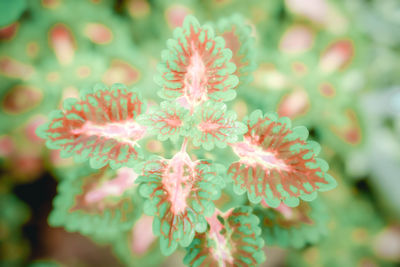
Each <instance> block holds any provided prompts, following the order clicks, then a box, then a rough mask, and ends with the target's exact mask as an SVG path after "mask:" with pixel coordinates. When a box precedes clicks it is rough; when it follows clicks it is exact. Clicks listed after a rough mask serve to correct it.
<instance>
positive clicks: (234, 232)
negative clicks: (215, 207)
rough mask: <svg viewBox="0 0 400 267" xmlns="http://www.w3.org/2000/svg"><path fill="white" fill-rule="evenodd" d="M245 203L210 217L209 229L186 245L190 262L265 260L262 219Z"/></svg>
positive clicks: (242, 263) (244, 263)
mask: <svg viewBox="0 0 400 267" xmlns="http://www.w3.org/2000/svg"><path fill="white" fill-rule="evenodd" d="M251 212H252V209H251V208H250V207H246V206H241V207H237V208H235V209H234V210H233V211H230V212H227V214H226V215H225V216H223V217H222V216H215V215H214V216H213V217H212V218H209V219H207V220H208V222H209V227H210V228H209V231H207V232H206V233H202V234H197V235H196V237H195V239H194V240H193V242H192V243H191V244H190V246H189V247H188V248H187V249H186V256H185V258H184V259H183V262H184V263H185V264H187V265H189V266H256V265H258V264H260V263H262V262H263V261H264V260H265V255H264V252H263V250H262V248H263V246H264V241H263V240H262V238H261V237H260V234H261V229H260V228H259V227H258V224H259V219H258V218H257V217H256V216H255V215H253V214H252V213H251Z"/></svg>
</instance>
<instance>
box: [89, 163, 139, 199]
mask: <svg viewBox="0 0 400 267" xmlns="http://www.w3.org/2000/svg"><path fill="white" fill-rule="evenodd" d="M136 178H137V174H136V173H135V172H134V171H133V170H132V169H130V168H126V167H123V168H121V169H119V170H118V171H117V177H116V178H114V179H111V180H109V181H107V182H105V183H103V184H102V185H101V186H100V187H97V188H95V189H93V190H91V191H89V192H88V193H87V194H86V195H85V201H86V202H87V203H89V204H92V203H96V202H99V201H101V200H103V199H105V198H106V197H109V196H121V195H122V194H123V193H124V192H125V191H126V190H127V188H129V187H131V186H132V185H133V184H134V182H135V180H136Z"/></svg>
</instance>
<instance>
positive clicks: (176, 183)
mask: <svg viewBox="0 0 400 267" xmlns="http://www.w3.org/2000/svg"><path fill="white" fill-rule="evenodd" d="M137 182H140V184H141V185H140V190H139V191H140V193H141V195H142V196H143V197H145V198H147V200H146V202H145V204H144V211H145V213H146V214H148V215H150V216H155V217H154V221H153V232H154V234H155V235H156V236H160V246H161V251H162V253H163V254H165V255H170V254H171V253H172V252H174V251H175V250H176V248H177V247H178V244H180V245H181V246H183V247H186V246H188V245H189V244H190V242H191V241H192V240H193V237H194V235H195V232H204V231H205V230H206V227H207V222H206V220H205V218H204V217H205V216H210V215H211V214H212V213H213V212H214V203H213V200H216V199H218V198H219V196H220V191H221V188H222V187H223V186H224V181H223V180H222V178H220V177H219V176H217V172H216V170H214V168H213V166H212V165H211V164H210V163H209V162H206V161H194V162H193V161H192V160H191V159H190V158H189V155H188V154H187V153H185V152H179V153H177V154H175V156H174V157H173V158H172V159H169V160H167V159H163V158H153V159H151V160H149V161H147V162H146V163H145V164H144V166H143V175H142V176H141V177H140V178H139V179H138V181H137Z"/></svg>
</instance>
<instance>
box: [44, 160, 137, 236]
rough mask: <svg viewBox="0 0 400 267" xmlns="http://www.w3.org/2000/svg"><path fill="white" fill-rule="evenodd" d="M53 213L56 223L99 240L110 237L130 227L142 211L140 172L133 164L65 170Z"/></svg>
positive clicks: (51, 216)
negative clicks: (138, 190)
mask: <svg viewBox="0 0 400 267" xmlns="http://www.w3.org/2000/svg"><path fill="white" fill-rule="evenodd" d="M64 176H65V177H64V178H63V179H62V180H61V182H60V184H59V185H58V195H57V196H56V198H55V199H54V209H53V211H52V212H51V214H50V217H49V223H50V224H51V225H52V226H64V227H65V229H66V230H68V231H71V232H75V231H78V232H80V233H82V234H84V235H90V236H92V237H94V238H96V239H97V240H110V239H112V238H114V236H115V235H116V234H118V233H119V232H120V231H127V230H128V229H130V228H131V227H132V226H133V223H134V222H135V220H136V218H137V217H138V216H139V215H140V214H141V212H142V211H141V204H142V203H140V202H141V201H140V199H139V198H137V192H136V191H137V185H136V184H135V180H136V178H137V177H138V175H137V174H136V173H135V172H134V171H133V170H132V169H131V168H127V167H124V168H121V169H118V170H116V171H115V170H111V169H107V168H103V169H100V170H96V171H94V170H92V169H90V168H89V167H86V168H84V167H83V168H82V166H81V167H80V168H77V169H72V170H70V171H69V172H68V173H66V174H64Z"/></svg>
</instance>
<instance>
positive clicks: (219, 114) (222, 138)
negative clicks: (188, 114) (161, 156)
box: [190, 101, 247, 150]
mask: <svg viewBox="0 0 400 267" xmlns="http://www.w3.org/2000/svg"><path fill="white" fill-rule="evenodd" d="M194 120H195V126H194V127H193V128H192V131H191V135H190V136H191V137H192V138H193V139H192V140H193V144H194V145H196V146H200V145H201V146H203V148H204V149H206V150H211V149H213V148H214V145H215V146H217V147H219V148H224V147H226V144H227V143H234V142H236V141H237V140H238V136H239V135H242V134H244V133H245V132H246V131H247V128H246V126H245V125H244V124H243V123H241V122H237V121H236V113H235V112H234V111H227V110H226V105H225V104H224V103H220V102H219V103H218V102H213V101H208V102H206V103H204V104H202V105H201V106H200V107H198V108H197V109H196V110H195V113H194Z"/></svg>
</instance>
